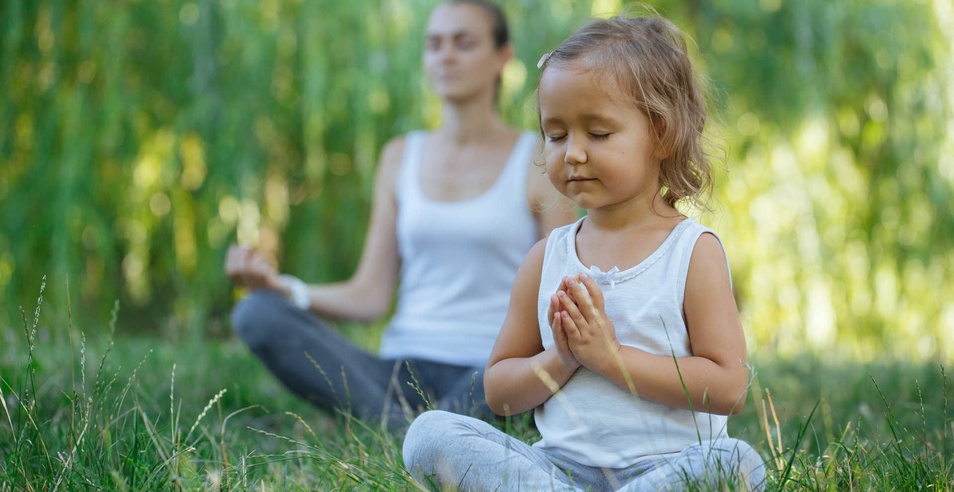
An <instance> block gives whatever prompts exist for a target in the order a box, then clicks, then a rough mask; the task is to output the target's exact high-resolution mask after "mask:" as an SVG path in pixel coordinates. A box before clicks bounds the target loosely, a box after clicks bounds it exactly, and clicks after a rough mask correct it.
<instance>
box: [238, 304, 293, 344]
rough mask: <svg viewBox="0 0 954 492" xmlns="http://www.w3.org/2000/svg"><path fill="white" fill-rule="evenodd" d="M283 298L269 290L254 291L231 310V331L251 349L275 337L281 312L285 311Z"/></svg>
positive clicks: (285, 305) (285, 306)
mask: <svg viewBox="0 0 954 492" xmlns="http://www.w3.org/2000/svg"><path fill="white" fill-rule="evenodd" d="M287 305H288V301H287V300H286V299H285V297H284V296H282V295H281V294H279V293H277V292H273V291H270V290H255V291H252V292H251V293H249V294H248V295H247V296H245V297H243V298H242V299H241V300H240V301H239V302H238V303H237V304H236V305H235V307H234V308H232V316H231V320H232V329H233V330H235V333H236V334H238V336H239V337H240V338H241V339H242V340H243V341H245V343H246V344H247V345H248V346H249V347H250V348H252V349H255V348H256V347H259V346H261V345H263V344H265V343H266V342H267V341H268V340H269V339H270V338H272V337H274V336H275V328H276V326H278V325H280V323H279V322H278V320H280V319H281V317H282V316H281V312H282V310H284V309H287Z"/></svg>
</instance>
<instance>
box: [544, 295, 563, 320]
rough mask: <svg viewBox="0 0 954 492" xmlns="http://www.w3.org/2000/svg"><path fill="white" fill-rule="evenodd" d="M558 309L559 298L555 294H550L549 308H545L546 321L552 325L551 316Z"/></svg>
mask: <svg viewBox="0 0 954 492" xmlns="http://www.w3.org/2000/svg"><path fill="white" fill-rule="evenodd" d="M559 310H560V298H559V297H557V295H556V294H553V295H551V296H550V308H549V309H547V321H548V322H549V323H550V325H551V326H552V325H553V317H554V315H555V314H556V313H557V312H558V311H559Z"/></svg>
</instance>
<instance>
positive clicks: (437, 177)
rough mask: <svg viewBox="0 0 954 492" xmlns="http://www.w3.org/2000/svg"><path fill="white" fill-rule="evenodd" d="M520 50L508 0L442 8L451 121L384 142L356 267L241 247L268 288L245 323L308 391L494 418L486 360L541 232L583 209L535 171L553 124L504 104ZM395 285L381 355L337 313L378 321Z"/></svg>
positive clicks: (232, 271)
mask: <svg viewBox="0 0 954 492" xmlns="http://www.w3.org/2000/svg"><path fill="white" fill-rule="evenodd" d="M512 56H513V51H512V49H511V47H510V45H509V39H508V30H507V26H506V21H505V19H504V16H503V13H502V12H501V10H500V8H499V7H497V6H496V5H494V4H491V3H488V2H485V1H484V0H458V1H452V2H448V3H445V4H442V5H439V6H438V7H436V8H435V9H434V11H433V12H432V13H431V16H430V19H429V22H428V27H427V34H426V46H425V52H424V66H425V69H426V71H427V75H428V78H429V80H430V82H431V85H432V87H433V89H434V91H435V92H436V93H437V95H438V96H439V97H440V98H441V100H442V102H443V106H442V120H441V121H442V122H441V125H440V127H438V128H437V129H435V130H433V131H431V132H412V133H410V134H408V135H406V136H404V137H399V138H396V139H394V140H392V141H391V142H389V143H388V144H387V145H386V146H385V148H384V150H383V152H382V155H381V160H380V165H379V167H378V171H377V176H376V183H375V189H374V197H373V203H372V211H371V219H370V222H369V226H368V234H367V238H366V242H365V245H364V251H363V253H362V256H361V260H360V262H359V264H358V268H357V271H356V272H355V274H354V275H353V276H352V277H351V278H350V279H348V280H346V281H343V282H339V283H332V284H325V285H306V284H304V283H303V282H301V281H300V280H298V279H295V278H294V277H290V276H287V275H279V273H278V272H277V271H276V270H275V269H274V268H273V267H272V266H270V264H269V263H268V262H267V261H265V259H264V258H262V257H261V256H260V255H259V254H257V253H256V252H254V251H253V250H251V249H248V248H243V247H239V246H233V247H231V248H230V249H229V251H228V254H227V258H226V263H225V270H226V273H227V274H228V275H229V277H230V278H231V279H232V281H233V282H234V283H235V284H236V285H238V286H242V287H247V288H251V289H253V292H252V294H251V295H249V296H248V297H246V298H245V299H244V300H242V301H241V302H240V303H239V305H238V306H236V308H235V310H234V312H233V317H232V322H233V325H234V327H235V330H236V331H237V333H238V334H239V336H241V338H242V339H243V340H244V341H245V342H246V343H247V344H248V345H249V347H250V348H251V350H252V351H253V352H254V353H255V354H256V355H257V356H258V357H260V358H261V359H262V361H263V362H264V363H265V365H266V366H267V367H268V368H269V370H270V371H272V373H273V374H275V376H276V377H278V378H279V379H280V380H281V381H282V382H283V383H284V384H285V385H286V386H288V387H289V388H290V389H291V390H292V391H294V392H295V393H296V394H298V395H299V396H301V397H303V398H305V399H307V400H308V401H310V402H312V403H314V404H315V405H317V406H319V407H321V408H325V409H328V410H334V411H343V412H350V413H351V414H352V415H354V416H355V417H357V418H359V419H362V420H365V421H368V422H371V423H377V422H380V423H381V424H383V425H385V426H387V427H388V428H390V429H391V430H394V431H401V430H403V429H404V428H405V427H406V426H407V425H408V422H409V418H410V417H412V416H413V415H414V414H415V413H417V412H419V411H421V410H423V409H424V407H425V406H426V405H427V404H428V403H430V405H432V406H433V407H436V408H441V409H446V410H451V411H455V412H460V413H467V414H471V415H475V416H479V417H486V418H491V416H492V413H491V412H490V411H489V409H488V407H487V405H486V402H485V401H484V394H483V368H484V366H485V365H486V362H487V358H488V356H489V354H490V350H491V348H492V347H493V343H494V340H495V338H496V335H497V332H498V331H499V329H500V326H501V324H502V323H503V319H504V316H505V315H506V312H507V306H508V303H509V298H510V297H509V296H510V287H511V285H512V283H513V279H514V276H515V275H516V271H517V268H518V267H519V265H520V263H521V261H522V260H523V257H524V255H525V254H526V252H527V251H528V250H529V249H530V247H531V246H533V244H534V243H535V242H536V241H537V240H538V239H540V238H542V237H546V235H547V234H548V233H549V231H550V230H551V229H553V228H554V227H557V226H561V225H564V224H567V223H569V222H571V221H572V220H573V219H574V218H575V214H574V211H573V207H572V205H570V204H569V202H568V201H566V200H565V199H564V198H562V197H561V196H560V195H559V194H558V193H556V191H555V190H554V189H553V187H552V186H551V185H550V183H549V182H548V180H547V179H546V177H545V176H543V175H542V173H540V172H539V171H535V170H533V169H531V168H532V167H533V164H532V161H533V155H536V154H537V152H538V149H537V148H536V147H537V141H538V140H539V137H535V136H534V135H533V134H532V133H527V132H520V131H518V130H515V129H513V128H510V127H508V126H507V125H506V124H505V123H504V122H503V121H502V120H501V119H500V116H499V114H498V113H497V111H496V107H495V106H496V99H497V90H498V87H499V83H500V75H501V72H502V71H503V68H504V66H505V65H506V63H507V62H508V61H509V60H510V58H511V57H512ZM396 288H397V304H396V309H395V311H394V315H393V316H392V318H391V320H390V322H389V324H388V326H387V328H386V330H385V332H384V335H383V337H382V342H381V348H380V353H379V355H373V354H369V353H367V352H365V351H363V350H361V349H360V348H358V347H356V346H355V345H354V344H352V343H351V342H349V341H348V340H346V339H345V338H344V337H342V336H341V335H340V334H339V333H337V332H336V331H335V330H334V329H332V328H331V327H329V326H328V324H327V323H326V322H325V321H323V318H332V319H339V320H352V321H372V320H376V319H379V318H381V317H383V316H385V315H386V314H387V313H388V312H389V309H390V307H391V304H392V298H393V296H394V294H395V289H396Z"/></svg>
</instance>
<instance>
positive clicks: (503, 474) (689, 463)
mask: <svg viewBox="0 0 954 492" xmlns="http://www.w3.org/2000/svg"><path fill="white" fill-rule="evenodd" d="M403 454H404V463H405V466H407V469H408V470H410V472H411V475H412V476H413V477H414V479H415V480H417V482H418V483H420V484H422V485H425V486H436V487H437V488H439V489H445V488H456V489H459V490H462V491H469V490H528V491H530V490H532V491H537V490H555V491H583V490H590V491H597V490H620V491H626V492H641V491H658V490H682V489H684V488H686V484H687V483H692V484H695V485H697V486H704V487H708V486H710V485H711V486H714V487H719V486H720V484H721V485H726V486H728V487H730V488H731V487H732V485H735V486H737V489H738V490H754V491H758V490H763V489H764V487H765V468H764V464H763V462H762V459H761V457H760V456H759V455H758V453H757V452H755V450H754V449H752V447H751V446H749V445H748V444H746V443H745V442H743V441H740V440H738V439H732V438H721V439H717V440H715V441H711V442H707V443H703V444H698V445H694V446H690V447H689V448H687V449H686V450H684V451H682V452H681V453H676V454H671V455H664V456H654V457H647V458H645V459H643V460H640V461H639V462H638V463H636V464H634V465H633V466H631V467H629V468H625V469H618V470H609V469H603V468H599V467H592V466H586V465H581V464H578V463H575V462H573V461H572V460H569V459H566V458H564V457H562V456H560V455H557V454H554V453H551V452H547V451H546V450H544V449H541V448H536V447H533V446H530V445H528V444H526V443H524V442H523V441H520V440H519V439H517V438H514V437H512V436H510V435H507V434H506V433H505V432H503V431H501V430H499V429H497V428H495V427H493V426H492V425H490V424H487V423H486V422H483V421H480V420H477V419H473V418H469V417H465V416H461V415H456V414H452V413H448V412H443V411H430V412H425V413H424V414H422V415H420V416H419V417H418V418H417V419H416V420H415V421H414V423H413V424H412V425H411V428H410V429H409V430H408V433H407V436H406V437H405V440H404V450H403Z"/></svg>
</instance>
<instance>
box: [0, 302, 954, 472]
mask: <svg viewBox="0 0 954 492" xmlns="http://www.w3.org/2000/svg"><path fill="white" fill-rule="evenodd" d="M43 319H44V318H43V317H42V316H41V315H40V310H39V309H38V310H37V312H36V313H27V314H24V315H23V316H22V323H21V325H22V326H8V327H3V328H0V334H2V337H3V338H2V345H0V491H6V490H28V491H32V490H64V491H65V490H100V489H102V490H133V491H139V490H170V489H172V490H175V489H181V490H418V489H419V487H418V486H416V485H415V484H414V483H413V482H412V481H411V480H410V477H409V476H408V474H407V473H406V471H405V470H404V469H403V466H402V461H401V454H400V441H399V439H395V438H394V437H393V436H390V435H388V434H387V433H383V432H381V431H379V430H377V429H375V428H373V427H369V426H366V425H363V424H361V423H359V422H356V421H354V420H351V419H348V418H347V417H346V416H343V415H338V416H329V415H326V414H323V413H321V412H319V411H317V410H315V409H313V408H312V407H310V406H308V405H307V404H305V403H303V402H302V401H300V400H298V399H296V398H295V397H293V396H292V395H290V394H289V393H288V392H287V391H285V390H284V389H283V388H281V387H280V386H278V385H277V383H276V382H275V381H274V380H273V379H272V378H271V377H270V376H269V375H268V374H267V373H266V372H265V370H264V369H263V368H262V366H261V365H260V364H259V363H258V361H257V360H256V359H254V358H253V357H252V356H251V355H250V354H249V353H248V352H247V351H246V349H245V347H244V346H242V345H241V344H240V343H239V342H238V341H236V340H235V339H234V338H232V337H228V336H226V337H223V338H221V339H215V340H210V339H204V338H195V339H189V340H178V341H170V340H168V339H160V338H156V337H150V336H130V335H128V334H127V333H130V332H133V331H134V330H132V329H126V330H119V331H120V332H121V333H122V334H121V335H105V334H104V333H112V332H113V331H114V330H115V327H114V326H112V325H114V322H113V323H106V322H104V323H103V325H102V326H97V327H86V328H85V329H82V328H81V327H75V326H72V321H71V320H70V319H67V317H64V319H62V320H47V321H43ZM87 332H89V333H100V334H99V335H87ZM751 362H752V364H753V366H754V367H755V370H756V373H755V377H754V378H753V381H752V388H751V390H750V394H749V398H748V402H747V404H746V406H745V408H744V409H743V411H742V412H741V413H740V414H739V415H737V416H734V417H732V418H731V419H730V433H731V434H732V435H734V436H736V437H740V438H742V439H745V440H747V441H749V442H750V443H752V444H753V446H755V448H756V449H757V450H758V451H759V452H760V453H761V454H762V456H763V458H764V459H765V460H766V464H767V466H768V469H769V480H770V483H769V487H768V490H939V491H945V490H954V486H952V485H951V484H952V482H954V466H952V463H954V454H952V453H954V410H952V409H951V404H950V403H949V399H950V397H951V394H952V391H951V389H950V387H949V386H950V383H949V382H948V380H947V379H948V376H947V372H946V371H945V369H946V368H945V366H944V362H939V361H935V362H917V363H914V362H910V361H895V360H892V361H877V362H858V361H852V360H847V359H844V358H839V357H834V356H832V357H825V356H821V355H803V356H798V357H786V358H778V357H775V356H773V355H772V354H767V353H760V352H759V351H758V350H755V351H754V355H753V358H752V361H751ZM948 362H949V361H948ZM501 425H502V426H504V427H505V428H506V429H507V430H508V431H510V432H512V433H514V434H516V435H519V436H521V437H524V438H526V439H531V440H532V439H533V438H534V437H535V430H534V429H533V426H532V425H531V424H530V419H529V418H528V416H526V415H524V416H521V417H519V418H516V419H514V420H512V421H508V422H506V423H502V424H501Z"/></svg>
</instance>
